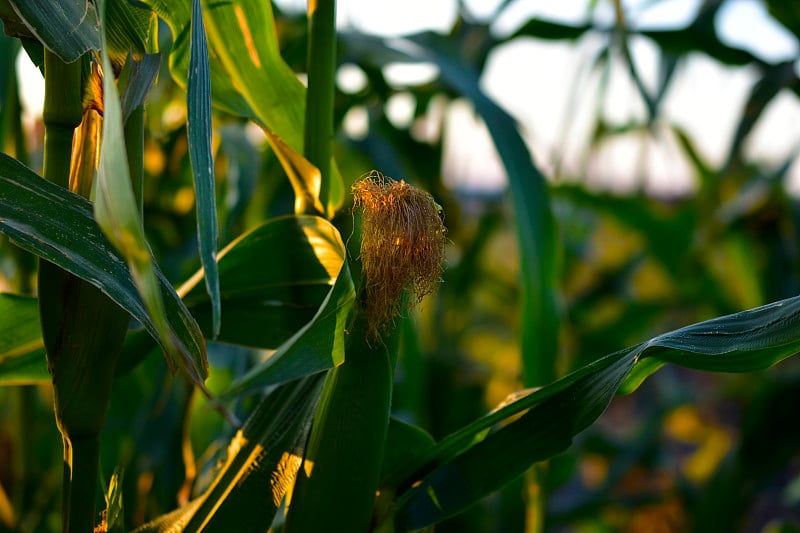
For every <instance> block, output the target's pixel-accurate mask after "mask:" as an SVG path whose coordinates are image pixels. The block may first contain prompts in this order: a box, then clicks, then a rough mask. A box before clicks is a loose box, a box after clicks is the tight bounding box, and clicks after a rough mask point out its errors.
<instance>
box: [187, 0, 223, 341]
mask: <svg viewBox="0 0 800 533" xmlns="http://www.w3.org/2000/svg"><path fill="white" fill-rule="evenodd" d="M191 41H192V43H191V47H190V52H189V78H188V82H187V84H188V87H187V110H188V112H187V122H188V124H187V129H188V138H189V159H190V161H191V164H192V173H193V175H194V190H195V199H196V200H195V201H196V204H197V240H198V244H199V247H200V261H201V263H202V265H203V271H204V272H205V276H204V278H205V284H206V290H207V291H208V294H209V296H210V297H211V310H212V312H211V323H212V328H211V329H212V337H213V338H217V337H218V336H219V331H220V327H221V321H222V304H221V302H220V292H219V273H218V271H217V259H216V256H217V239H218V228H217V204H216V195H215V192H214V160H213V156H212V150H211V74H210V72H209V66H208V46H207V44H206V35H205V29H204V26H203V12H202V10H201V8H200V0H193V1H192V39H191Z"/></svg>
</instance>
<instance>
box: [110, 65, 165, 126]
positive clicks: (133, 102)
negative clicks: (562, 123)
mask: <svg viewBox="0 0 800 533" xmlns="http://www.w3.org/2000/svg"><path fill="white" fill-rule="evenodd" d="M160 66H161V54H145V55H144V56H142V60H141V61H126V62H125V65H124V67H123V68H122V72H120V78H119V89H120V91H121V94H120V97H119V98H120V107H121V108H122V122H123V123H125V122H127V121H128V118H129V117H130V116H131V113H133V111H135V110H136V109H137V108H139V107H141V106H142V105H144V101H145V98H147V94H148V93H149V92H150V89H151V88H152V87H153V83H155V81H156V76H158V69H159V68H160Z"/></svg>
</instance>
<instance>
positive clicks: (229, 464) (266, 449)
mask: <svg viewBox="0 0 800 533" xmlns="http://www.w3.org/2000/svg"><path fill="white" fill-rule="evenodd" d="M323 381H324V377H323V376H322V375H317V376H311V377H308V378H305V379H302V380H298V381H294V382H291V383H287V384H285V385H282V386H280V387H278V388H277V389H276V390H275V391H273V392H272V393H270V394H269V395H267V396H266V397H264V399H263V400H261V402H260V403H259V404H258V407H256V409H255V411H254V412H253V414H252V415H250V417H249V418H248V420H247V422H246V423H245V425H244V427H243V428H242V429H241V430H239V431H237V432H236V435H234V437H233V439H232V440H231V442H230V443H229V444H228V455H227V458H226V459H225V463H224V464H222V466H221V467H220V469H219V472H218V473H217V476H216V478H215V479H214V481H213V482H212V483H211V485H210V486H209V487H208V489H206V490H205V491H204V492H203V494H202V495H201V496H200V497H199V498H198V499H196V500H194V501H192V502H190V503H189V504H188V505H186V506H184V507H182V508H180V509H178V510H177V511H174V512H172V513H170V514H168V515H165V516H162V517H160V518H158V519H156V520H154V521H153V522H150V523H149V524H146V525H144V526H142V527H141V528H139V529H137V530H136V531H137V532H138V533H144V532H167V531H189V532H191V531H206V532H216V531H219V532H228V531H231V524H235V530H236V531H240V532H242V533H249V532H253V533H257V532H263V531H266V530H267V529H268V528H269V526H270V524H271V523H272V520H273V518H274V517H275V514H276V512H277V511H278V508H279V507H280V505H281V501H282V500H283V497H284V495H285V494H286V491H287V490H288V489H289V487H291V486H292V484H293V483H294V478H295V476H296V475H297V470H298V469H299V468H300V463H301V462H302V457H303V453H304V449H305V444H306V437H307V435H308V430H309V427H310V425H311V419H312V416H313V414H314V408H315V407H316V405H317V401H318V399H319V395H320V391H321V389H322V383H323Z"/></svg>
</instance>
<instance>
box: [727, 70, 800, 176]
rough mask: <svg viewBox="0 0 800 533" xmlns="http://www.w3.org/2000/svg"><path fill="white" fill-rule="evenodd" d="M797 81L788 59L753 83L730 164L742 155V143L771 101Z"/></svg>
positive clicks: (729, 156)
mask: <svg viewBox="0 0 800 533" xmlns="http://www.w3.org/2000/svg"><path fill="white" fill-rule="evenodd" d="M796 83H798V77H797V73H796V71H795V62H794V61H786V62H784V63H779V64H777V65H773V66H770V67H768V68H766V69H765V71H764V73H763V75H762V77H761V79H759V80H758V81H757V82H756V83H755V85H753V88H752V90H751V91H750V95H749V96H748V97H747V103H745V107H744V111H743V112H742V115H741V117H740V119H739V124H738V125H737V126H736V132H735V133H734V136H733V141H731V144H730V148H729V150H728V164H731V162H732V161H733V159H734V158H736V157H740V156H741V153H742V143H743V142H744V140H745V139H746V138H747V136H748V135H749V134H750V132H751V131H752V129H753V127H754V126H755V125H756V123H757V122H758V119H759V118H761V115H762V114H763V113H764V110H765V109H766V108H767V106H768V105H769V104H770V102H772V101H773V99H774V98H775V97H776V96H777V95H778V93H779V92H780V91H781V90H782V89H784V88H785V87H791V86H792V85H794V84H796Z"/></svg>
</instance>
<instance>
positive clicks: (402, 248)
mask: <svg viewBox="0 0 800 533" xmlns="http://www.w3.org/2000/svg"><path fill="white" fill-rule="evenodd" d="M1 7H2V8H3V10H2V12H0V14H1V15H2V17H3V21H4V27H5V30H6V33H7V34H8V35H12V36H14V37H15V38H17V39H18V40H19V42H20V43H21V44H22V46H23V47H24V48H25V51H26V53H27V54H28V55H29V56H30V58H31V59H32V60H33V61H34V63H35V64H36V65H37V66H39V68H40V69H41V71H42V73H43V75H44V79H45V101H44V117H43V118H44V125H45V132H44V148H43V150H44V160H43V167H42V172H41V174H42V175H41V176H40V175H38V174H37V173H36V172H34V171H33V170H31V168H29V166H28V165H26V164H24V163H25V162H24V158H25V155H24V153H25V151H24V149H23V147H21V146H20V145H19V144H17V158H14V157H12V156H10V155H8V154H6V153H3V154H2V155H0V232H2V233H3V234H4V235H5V236H7V237H8V239H9V240H10V241H11V242H12V243H13V244H14V245H15V246H17V247H19V249H21V250H24V251H26V252H29V253H31V254H34V255H36V256H38V257H39V264H38V269H33V268H30V265H29V263H26V262H25V261H26V260H25V255H23V254H22V253H21V252H14V253H15V254H17V255H16V256H15V257H17V259H16V261H17V265H18V266H17V269H18V270H19V271H20V272H26V271H27V272H30V271H33V270H36V272H37V276H38V278H37V283H36V287H37V295H36V296H35V297H34V296H32V295H26V294H24V293H26V292H28V290H27V289H26V288H24V285H20V287H19V291H18V292H19V293H18V294H13V293H2V294H0V373H2V375H3V376H4V380H5V381H4V383H12V384H17V385H18V384H27V383H40V382H42V381H43V380H47V381H49V382H51V383H52V394H53V396H52V397H53V403H54V412H55V422H56V424H55V425H56V427H57V428H58V431H59V433H60V435H61V440H62V444H63V484H62V489H61V494H62V499H61V506H60V508H61V528H62V530H63V531H90V530H101V531H121V530H127V529H129V528H130V529H133V528H134V527H135V530H136V531H141V532H147V531H184V530H185V531H201V530H202V531H242V532H248V531H267V530H268V529H270V528H271V527H274V528H282V530H284V531H288V532H292V531H408V530H419V529H425V528H429V527H431V526H433V525H434V524H437V523H439V522H441V521H443V520H445V519H447V518H449V517H452V516H454V515H457V514H459V513H462V512H464V511H465V510H466V509H468V508H469V507H470V506H471V505H473V504H475V503H476V502H479V501H481V500H482V499H483V498H485V497H486V496H488V495H491V494H492V493H495V492H496V491H498V490H501V489H502V488H503V487H505V486H508V485H509V483H512V482H514V481H515V480H518V479H519V478H520V476H521V475H522V474H524V473H525V472H528V471H530V468H531V466H533V465H536V464H541V463H544V462H546V461H548V460H550V459H552V458H554V457H556V456H558V455H559V454H561V453H562V452H564V451H565V450H567V449H569V448H570V446H571V444H572V442H573V439H574V438H575V437H576V436H577V435H578V434H579V433H581V432H583V431H584V430H585V429H586V428H588V427H589V426H591V425H592V424H593V423H594V422H595V421H596V420H597V419H598V418H599V417H600V416H601V414H602V413H603V412H604V411H605V410H606V408H607V407H608V406H609V404H610V402H611V401H612V399H613V398H614V396H615V395H618V394H630V393H633V392H634V391H636V389H637V388H638V387H639V386H640V385H641V384H642V383H643V382H644V380H645V379H646V378H647V377H648V376H650V375H651V374H652V373H654V372H656V371H657V370H658V369H659V368H661V367H663V366H664V365H667V364H672V365H679V366H682V367H687V368H692V369H699V370H706V371H711V372H752V371H755V370H759V369H764V368H767V367H769V366H771V365H773V364H775V363H777V362H779V361H781V360H783V359H785V358H787V357H789V356H791V355H793V354H795V353H796V352H798V351H800V319H799V318H798V317H800V300H798V299H797V298H790V299H786V300H782V301H777V302H774V303H771V304H768V305H765V306H760V307H755V308H753V309H749V310H745V311H742V312H738V313H734V314H729V315H725V316H720V317H718V318H713V319H711V320H707V321H703V322H698V323H695V324H692V325H688V326H685V327H682V328H679V329H676V330H674V331H671V332H668V333H663V334H660V335H657V336H655V337H653V338H651V339H649V340H644V341H643V342H641V343H639V344H636V345H634V346H632V347H629V348H626V349H623V350H620V351H616V352H614V353H611V354H610V355H606V356H603V357H599V358H596V359H595V360H593V361H592V362H590V363H588V364H585V365H583V366H579V367H578V368H576V369H574V370H573V371H571V372H569V373H567V374H566V375H563V376H562V377H558V376H559V372H558V365H557V363H556V355H557V353H558V341H559V330H560V323H561V320H562V310H561V306H560V305H559V297H560V296H559V291H560V289H559V283H560V281H559V280H560V276H561V272H560V268H561V259H560V258H561V256H562V254H563V252H562V250H561V244H560V236H559V235H560V234H559V232H558V230H557V227H556V226H557V224H556V219H555V215H554V209H553V202H552V201H551V197H552V195H553V192H552V190H551V187H550V186H549V185H548V182H547V181H546V179H545V177H544V176H543V174H542V173H541V172H540V171H539V169H538V167H537V166H536V164H535V162H534V160H533V158H532V157H531V154H530V152H529V150H528V148H527V146H526V144H525V142H524V141H523V139H522V137H521V135H520V133H519V131H518V128H517V125H516V124H515V122H514V120H513V119H512V118H511V117H510V116H509V115H508V114H507V113H506V112H505V111H504V110H503V109H502V108H501V107H499V106H498V105H497V104H496V103H495V102H494V101H493V100H492V99H490V98H489V97H488V96H487V95H486V94H485V93H484V92H483V91H482V90H481V88H480V85H479V83H478V75H477V73H476V71H475V70H474V69H473V67H472V65H470V64H469V62H468V61H466V60H457V59H454V58H458V57H459V56H458V53H457V51H453V50H451V48H452V46H453V42H456V41H449V40H448V39H446V38H444V37H441V36H436V35H432V34H423V35H420V36H416V37H414V38H409V39H405V40H403V39H393V40H385V39H380V38H375V37H367V36H361V35H352V34H350V35H346V36H344V37H343V38H342V39H341V41H342V42H341V43H340V42H338V41H337V34H336V32H335V26H334V20H335V2H334V1H333V0H311V1H310V2H309V8H308V14H307V22H308V39H307V58H306V61H305V70H306V72H307V75H308V83H307V87H306V86H305V85H304V84H303V83H301V82H300V81H299V80H298V78H297V76H296V75H295V73H294V71H293V70H292V68H291V67H290V66H289V64H288V63H287V62H286V61H285V59H284V57H283V56H282V55H281V49H280V46H279V42H278V39H277V30H276V17H275V15H274V13H273V10H272V6H271V4H270V3H269V2H264V1H254V0H232V1H230V2H225V3H219V2H218V3H215V2H201V1H200V0H192V1H191V2H190V1H189V0H181V1H177V2H165V1H162V0H145V1H144V2H135V3H134V2H128V1H126V0H104V1H89V0H38V1H36V2H25V1H18V0H7V1H6V2H3V3H2V4H1ZM159 24H161V28H162V29H163V26H164V25H166V26H168V27H169V30H170V32H171V33H172V43H171V45H169V47H168V52H164V51H161V50H160V49H159V47H160V46H162V43H163V39H160V38H159V35H158V31H159ZM550 29H552V28H550ZM338 45H344V46H346V49H347V53H348V54H350V55H352V56H353V57H357V58H358V61H359V62H361V63H362V64H363V65H373V66H379V65H383V64H385V63H387V62H390V61H398V60H399V61H405V62H409V61H410V62H428V63H433V64H435V65H437V66H438V67H439V73H440V78H441V83H442V84H443V85H445V86H446V87H447V88H448V90H449V91H451V92H453V93H455V94H459V95H461V96H463V97H465V98H466V99H468V100H469V101H470V102H471V103H472V105H473V106H474V108H475V110H476V112H477V113H478V114H479V115H480V116H481V117H482V118H483V120H484V121H485V123H486V125H487V127H488V130H489V133H490V135H491V138H492V140H493V142H494V144H495V145H496V147H497V149H498V152H499V154H500V157H501V160H502V162H503V165H504V168H505V170H506V173H507V175H508V178H509V183H510V187H511V191H512V194H511V198H512V205H513V210H514V213H515V218H514V220H515V223H514V227H515V231H516V236H517V243H518V249H519V252H520V256H519V269H520V298H519V309H520V313H519V320H520V323H521V324H522V334H521V340H520V350H521V357H522V369H523V375H524V380H523V384H524V388H523V389H522V390H520V391H518V392H517V393H515V394H513V395H511V396H510V397H509V398H508V400H507V401H505V402H503V403H502V404H500V405H498V406H497V407H496V408H495V409H493V410H491V411H489V412H487V413H485V414H484V415H483V416H481V417H479V418H477V419H475V420H473V421H471V422H469V423H466V424H464V425H462V426H461V427H459V428H458V429H456V430H454V431H452V432H451V433H449V434H448V435H446V436H445V437H443V438H441V439H440V440H438V441H435V440H434V439H433V438H432V437H431V435H430V434H429V433H428V432H426V430H425V429H424V428H423V427H421V426H419V425H414V424H410V423H408V422H404V421H402V420H401V419H400V418H397V417H395V416H393V409H392V400H393V396H394V383H395V381H396V380H395V379H394V378H395V370H396V367H397V364H398V363H397V359H398V345H399V344H400V343H401V342H406V343H407V342H408V335H406V333H407V332H408V329H409V328H411V327H412V326H411V325H409V324H408V323H407V322H406V321H405V320H404V318H402V315H403V313H404V310H405V309H406V308H407V307H409V306H411V307H413V305H414V304H416V303H419V301H420V300H421V299H422V298H424V297H425V296H426V295H428V294H429V293H431V292H434V291H435V289H436V288H437V287H438V285H439V282H440V281H441V277H442V275H443V274H442V268H443V266H444V250H445V246H446V244H447V238H448V237H447V230H446V228H445V226H444V224H443V220H447V218H446V214H443V213H442V207H441V206H440V205H439V204H437V202H436V201H435V200H434V197H433V196H432V195H431V194H429V193H428V192H425V191H423V190H422V189H420V188H418V187H416V186H415V185H413V184H411V183H410V180H409V182H407V181H405V180H402V179H397V180H395V179H391V178H388V177H385V176H383V175H382V174H381V173H380V172H378V171H373V172H370V169H369V168H362V169H360V171H357V172H355V173H354V175H345V174H346V172H345V171H344V170H343V168H341V167H340V166H339V164H338V159H337V158H336V157H335V150H334V149H333V147H332V140H333V137H334V123H335V120H334V118H335V117H334V73H335V71H336V67H337V54H336V51H337V46H338ZM162 62H163V63H165V64H167V65H168V71H169V75H170V76H171V77H172V78H173V79H174V80H175V82H176V83H177V84H178V85H179V86H181V87H182V88H183V89H185V112H186V114H185V117H186V139H187V141H188V148H187V154H188V157H189V165H190V168H191V176H192V184H193V193H194V194H193V197H194V203H195V209H196V250H197V256H198V257H197V262H198V263H199V265H200V268H199V270H197V272H196V273H195V274H194V275H190V276H187V277H186V279H183V280H181V281H183V282H182V283H180V284H176V285H173V283H172V282H171V281H169V280H168V277H167V276H166V275H165V274H164V273H163V272H162V270H161V267H160V266H159V264H158V261H156V259H155V254H154V253H153V250H152V243H151V242H150V241H149V239H148V234H147V233H146V232H145V228H146V227H147V222H148V221H147V220H146V216H145V214H146V211H145V210H144V198H143V197H144V192H143V191H144V190H145V189H146V186H147V184H145V183H144V175H145V173H144V170H143V166H144V158H145V142H144V139H145V133H146V124H147V121H146V117H147V114H148V109H147V104H148V101H149V100H148V95H149V94H151V91H153V90H154V89H153V87H154V83H155V80H156V77H157V76H158V75H159V72H160V70H161V63H162ZM161 75H166V69H165V70H164V71H163V72H162V74H161ZM4 110H5V106H4ZM215 113H216V115H215ZM220 114H221V115H224V116H226V117H238V120H240V121H241V122H247V123H251V124H254V125H256V126H257V127H258V128H260V130H261V131H262V132H263V134H264V136H265V137H266V140H267V142H268V143H269V146H270V149H271V151H272V153H273V154H274V156H275V158H276V159H277V161H278V162H279V164H280V166H281V168H282V172H283V174H285V176H286V178H288V183H289V184H290V187H291V191H292V193H293V205H292V212H291V213H290V214H283V215H281V216H277V217H273V218H268V219H266V220H259V221H258V223H257V224H254V225H253V226H252V227H250V228H249V229H247V230H243V231H241V232H239V233H238V234H236V235H232V236H231V239H230V242H229V243H227V244H226V245H225V246H224V247H222V248H221V249H219V234H218V231H219V225H220V224H219V223H218V213H217V206H218V201H217V192H216V190H215V189H216V185H217V184H216V181H215V161H214V155H215V147H214V144H213V142H212V140H213V135H214V128H213V127H212V116H220ZM350 170H351V169H350V168H348V172H350ZM399 178H401V177H399ZM443 203H444V202H443ZM351 205H352V206H353V209H352V210H351V209H350V207H349V206H351ZM26 265H28V266H26ZM210 342H213V343H214V346H215V347H216V346H219V345H237V346H244V347H248V348H251V349H259V350H269V351H270V352H269V356H268V357H266V358H262V359H260V360H257V361H255V362H253V363H252V364H248V365H247V366H246V368H243V369H241V371H239V372H238V373H236V374H235V375H234V376H232V377H229V379H228V380H227V382H226V383H225V384H224V386H222V387H219V386H218V385H214V387H212V386H211V382H212V381H213V380H214V379H215V372H217V371H219V372H220V373H221V372H223V370H222V369H219V370H218V369H216V368H215V366H214V365H213V364H212V365H209V357H208V354H207V343H210ZM154 349H155V350H156V351H159V352H161V353H162V354H163V356H164V358H165V360H166V363H167V366H168V368H169V370H170V371H171V372H172V374H173V375H176V376H177V377H176V378H175V380H174V381H173V382H172V383H173V388H172V390H173V391H175V392H174V393H175V394H176V395H178V396H179V397H180V401H181V402H183V403H182V405H183V406H184V409H186V410H187V411H189V410H191V409H192V402H193V401H194V400H193V398H194V395H195V394H202V395H204V396H206V397H207V398H208V399H209V400H210V401H209V402H208V404H209V405H212V406H213V407H214V412H211V413H206V414H205V415H204V416H205V417H216V418H215V419H216V420H217V422H216V423H218V424H219V425H220V426H221V427H224V428H225V429H224V430H223V431H221V432H220V433H221V434H223V435H226V439H227V441H226V443H225V445H224V446H222V451H221V452H220V453H219V455H218V457H219V463H218V464H217V465H216V466H215V467H214V468H213V469H211V470H210V471H207V472H205V473H204V475H198V474H197V472H193V473H191V475H190V474H189V471H190V470H192V469H190V468H188V466H187V476H186V479H187V481H186V483H185V484H184V485H183V486H181V487H180V491H181V496H180V497H179V498H178V501H177V502H176V505H175V506H174V508H172V509H161V510H160V512H159V513H158V516H153V515H150V514H148V515H146V516H145V517H144V518H146V520H145V519H142V520H140V521H139V522H138V523H136V524H131V523H128V524H126V523H125V519H124V517H125V516H126V515H125V511H124V502H125V499H126V494H128V493H126V491H125V490H123V489H122V488H121V487H123V486H124V483H123V479H122V476H124V472H123V473H122V474H120V473H119V472H115V473H114V474H113V475H112V476H111V477H110V478H109V480H108V482H107V483H102V486H103V490H102V491H98V490H97V489H98V486H100V485H101V483H100V478H105V477H106V475H107V474H108V472H105V473H103V475H102V476H101V472H100V470H101V463H103V461H102V458H101V455H102V454H101V452H102V453H108V454H111V456H112V457H115V456H116V455H115V454H116V453H118V450H114V449H113V448H110V449H109V447H108V446H107V440H106V438H105V433H104V431H105V429H104V428H105V424H106V420H107V413H108V411H109V409H110V408H111V409H113V406H112V403H113V402H112V399H113V398H114V394H115V392H114V391H115V388H117V387H120V386H121V385H120V383H121V382H122V380H124V378H125V376H127V375H131V374H133V373H135V372H140V373H142V374H145V375H146V373H147V372H150V371H151V368H152V365H153V364H154V363H153V362H152V361H153V358H152V357H148V355H149V354H150V353H151V352H152V351H153V350H154ZM211 389H214V392H213V393H212V392H211ZM21 390H22V389H21ZM25 394H27V393H25V392H22V393H21V395H25ZM21 397H22V396H21ZM21 401H23V400H21ZM27 401H30V399H29V400H27ZM128 401H129V402H131V401H132V402H136V401H137V398H132V399H131V398H128ZM142 401H144V399H142ZM240 417H241V418H243V419H244V420H243V421H240V420H239V418H240ZM187 419H190V420H191V417H187ZM195 420H196V422H197V423H198V424H199V423H202V421H201V420H199V417H197V418H196V419H195ZM183 431H190V429H186V428H183ZM151 438H152V439H155V440H156V441H158V439H159V436H158V435H151ZM119 453H121V452H119ZM187 455H188V457H187V456H184V457H183V460H184V461H185V462H186V464H187V465H190V464H191V465H194V456H193V453H192V451H191V450H189V451H188V452H187ZM113 462H114V461H113V459H112V463H113ZM193 468H194V467H193ZM533 472H534V473H533V474H532V478H533V479H532V482H533V483H540V482H541V479H538V477H539V476H540V475H541V472H538V471H536V470H534V471H533ZM176 492H177V491H176ZM101 495H102V496H104V498H103V500H102V502H104V503H105V506H104V507H103V504H102V502H101V504H100V505H97V503H98V501H101V498H100V496H101ZM23 500H24V503H25V505H33V503H32V500H31V499H30V498H23ZM531 505H532V506H534V507H536V506H537V505H539V506H541V505H543V503H542V502H535V501H534V502H532V503H531ZM100 511H102V513H100ZM539 512H541V509H539ZM12 522H13V521H12ZM17 526H19V530H23V529H22V526H20V525H19V524H16V523H12V525H11V527H12V528H15V527H17Z"/></svg>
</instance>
